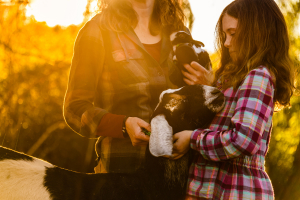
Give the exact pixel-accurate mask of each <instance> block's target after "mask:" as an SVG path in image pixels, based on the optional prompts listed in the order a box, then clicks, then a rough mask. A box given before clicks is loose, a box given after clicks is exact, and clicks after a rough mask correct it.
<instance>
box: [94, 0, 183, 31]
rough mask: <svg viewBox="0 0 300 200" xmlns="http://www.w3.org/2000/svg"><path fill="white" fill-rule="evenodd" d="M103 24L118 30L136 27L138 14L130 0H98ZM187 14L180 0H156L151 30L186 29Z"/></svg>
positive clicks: (150, 25)
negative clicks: (184, 12)
mask: <svg viewBox="0 0 300 200" xmlns="http://www.w3.org/2000/svg"><path fill="white" fill-rule="evenodd" d="M98 7H99V11H100V12H101V15H102V16H101V22H100V23H101V26H102V28H104V29H109V30H113V31H116V32H120V31H126V30H128V28H129V27H130V26H131V27H135V26H136V25H137V22H138V15H137V13H136V12H135V11H134V9H133V8H132V5H131V3H130V1H129V0H98ZM184 21H185V16H184V14H183V11H182V9H181V7H180V5H179V3H178V0H155V4H154V8H153V13H152V16H151V21H150V24H149V30H150V33H151V34H152V35H157V34H158V33H159V32H160V30H161V29H167V30H169V31H172V32H173V31H177V30H183V29H184Z"/></svg>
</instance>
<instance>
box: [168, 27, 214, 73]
mask: <svg viewBox="0 0 300 200" xmlns="http://www.w3.org/2000/svg"><path fill="white" fill-rule="evenodd" d="M170 40H171V43H172V46H173V54H174V55H173V61H174V62H178V63H177V66H178V67H179V68H180V69H181V70H185V68H184V67H183V64H191V62H192V61H196V62H198V63H199V64H200V65H202V66H203V67H205V68H206V69H208V70H210V69H211V67H212V66H211V61H210V58H209V54H208V53H207V52H206V51H205V50H204V49H202V47H204V44H203V43H202V42H200V41H197V40H194V39H193V38H192V36H191V35H190V34H189V33H187V32H185V31H178V32H174V33H172V34H171V35H170Z"/></svg>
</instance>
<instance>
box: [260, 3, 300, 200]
mask: <svg viewBox="0 0 300 200" xmlns="http://www.w3.org/2000/svg"><path fill="white" fill-rule="evenodd" d="M279 5H280V7H281V9H282V11H283V12H284V15H285V18H286V22H287V25H288V29H289V34H290V40H291V41H290V44H291V52H290V55H291V57H292V59H293V61H294V65H295V67H296V70H297V72H299V65H300V62H299V60H300V38H299V33H300V31H299V15H300V1H299V0H288V1H287V0H284V1H279ZM296 78H297V80H299V73H297V76H296ZM297 89H298V90H297V91H299V85H298V88H297ZM297 91H296V95H295V96H294V97H293V98H292V101H291V107H290V108H286V109H284V110H283V111H280V112H278V113H275V115H274V120H273V126H274V128H273V131H272V137H271V142H270V149H269V153H268V155H267V159H266V166H267V171H268V173H269V175H270V178H271V180H272V183H273V186H274V190H275V196H276V199H279V200H280V199H282V200H286V199H300V190H299V188H300V170H299V169H300V143H299V141H300V123H299V118H300V98H299V93H298V92H297Z"/></svg>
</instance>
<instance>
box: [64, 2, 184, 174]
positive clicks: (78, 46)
mask: <svg viewBox="0 0 300 200" xmlns="http://www.w3.org/2000/svg"><path fill="white" fill-rule="evenodd" d="M99 5H100V10H101V12H100V14H98V15H96V16H95V17H94V18H93V19H91V20H90V21H89V22H87V23H86V24H85V26H84V27H83V28H82V29H81V30H80V32H79V34H78V36H77V39H76V42H75V47H74V56H73V60H72V65H71V70H70V77H69V84H68V89H67V92H66V96H65V101H64V117H65V120H66V122H67V124H68V125H69V126H70V127H71V128H72V129H73V130H74V131H75V132H77V133H78V134H80V135H83V136H86V137H90V138H96V137H99V136H102V137H101V138H100V139H99V140H98V142H97V145H96V151H97V153H98V155H99V156H100V158H101V159H100V162H99V164H98V166H97V167H96V168H95V170H96V172H102V173H104V172H110V173H113V172H125V173H129V172H134V171H135V170H137V169H139V168H140V167H141V166H142V165H143V158H144V151H145V145H147V143H148V141H149V136H147V135H145V134H144V133H143V132H142V131H141V129H142V128H145V129H147V130H149V131H150V125H149V123H148V122H149V118H150V116H151V114H152V112H153V110H154V108H155V106H156V104H157V102H158V99H159V98H158V97H159V94H160V93H161V92H162V91H163V90H165V89H168V88H174V87H175V86H174V85H173V84H172V83H171V82H170V80H169V75H170V73H173V72H174V71H176V70H177V69H176V68H175V67H174V66H173V62H172V56H171V44H170V41H169V35H170V33H171V32H172V31H177V30H183V29H185V27H184V22H183V21H184V15H183V13H182V10H181V9H180V6H179V4H178V3H177V0H101V1H100V2H99ZM122 130H123V132H122Z"/></svg>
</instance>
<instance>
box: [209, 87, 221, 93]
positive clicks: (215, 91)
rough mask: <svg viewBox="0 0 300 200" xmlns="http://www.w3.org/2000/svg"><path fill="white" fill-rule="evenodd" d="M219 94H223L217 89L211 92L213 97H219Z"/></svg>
mask: <svg viewBox="0 0 300 200" xmlns="http://www.w3.org/2000/svg"><path fill="white" fill-rule="evenodd" d="M219 93H221V91H220V90H218V89H217V88H215V89H214V90H213V91H211V94H213V95H218V94H219Z"/></svg>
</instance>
